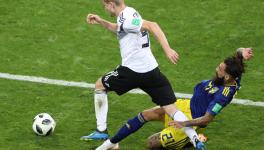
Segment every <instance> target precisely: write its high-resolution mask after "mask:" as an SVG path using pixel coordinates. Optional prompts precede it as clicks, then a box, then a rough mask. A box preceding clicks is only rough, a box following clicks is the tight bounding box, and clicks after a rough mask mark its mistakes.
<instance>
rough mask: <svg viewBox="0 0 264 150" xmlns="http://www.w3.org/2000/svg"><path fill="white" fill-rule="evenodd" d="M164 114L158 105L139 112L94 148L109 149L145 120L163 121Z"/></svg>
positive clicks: (98, 149) (134, 130) (135, 129)
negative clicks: (108, 138)
mask: <svg viewBox="0 0 264 150" xmlns="http://www.w3.org/2000/svg"><path fill="white" fill-rule="evenodd" d="M164 114H165V111H164V110H163V109H162V108H160V107H154V108H151V109H147V110H145V111H143V112H142V113H139V114H138V115H137V116H135V117H134V118H132V119H130V120H128V121H127V123H126V124H124V125H123V126H122V127H121V128H120V129H119V131H118V132H117V133H116V134H115V135H114V136H113V137H112V138H111V139H110V140H107V141H105V142H104V143H103V144H102V145H101V146H99V147H98V148H97V149H96V150H104V149H110V148H112V147H114V146H115V144H117V143H118V142H120V141H121V140H123V139H125V138H126V137H127V136H129V135H130V134H132V133H134V132H136V131H137V130H139V129H140V128H141V127H142V126H143V125H144V124H145V123H146V122H147V121H154V120H156V121H163V120H164Z"/></svg>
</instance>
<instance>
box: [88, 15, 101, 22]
mask: <svg viewBox="0 0 264 150" xmlns="http://www.w3.org/2000/svg"><path fill="white" fill-rule="evenodd" d="M101 20H102V19H101V18H100V17H99V16H98V15H95V14H88V15H87V17H86V21H87V23H88V24H99V23H100V21H101Z"/></svg>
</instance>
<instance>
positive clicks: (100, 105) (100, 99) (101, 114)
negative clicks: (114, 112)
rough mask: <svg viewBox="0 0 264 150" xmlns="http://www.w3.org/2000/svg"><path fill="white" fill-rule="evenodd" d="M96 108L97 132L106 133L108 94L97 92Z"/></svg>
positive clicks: (95, 97) (95, 95)
mask: <svg viewBox="0 0 264 150" xmlns="http://www.w3.org/2000/svg"><path fill="white" fill-rule="evenodd" d="M94 108H95V115H96V124H97V130H99V131H105V130H106V128H107V124H106V122H107V112H108V99H107V93H106V92H105V91H102V90H97V91H95V94H94Z"/></svg>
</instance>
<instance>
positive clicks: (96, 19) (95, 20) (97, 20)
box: [86, 14, 117, 32]
mask: <svg viewBox="0 0 264 150" xmlns="http://www.w3.org/2000/svg"><path fill="white" fill-rule="evenodd" d="M86 21H87V23H88V24H99V25H101V26H102V27H104V28H106V29H108V30H110V31H112V32H116V30H117V24H116V23H112V22H109V21H107V20H104V19H102V18H101V17H100V16H98V15H95V14H88V15H87V17H86Z"/></svg>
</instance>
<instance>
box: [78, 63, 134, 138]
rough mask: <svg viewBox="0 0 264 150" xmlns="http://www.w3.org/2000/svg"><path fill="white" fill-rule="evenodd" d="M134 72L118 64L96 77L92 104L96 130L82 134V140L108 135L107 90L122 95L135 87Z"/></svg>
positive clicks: (106, 136)
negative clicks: (113, 68) (100, 76)
mask: <svg viewBox="0 0 264 150" xmlns="http://www.w3.org/2000/svg"><path fill="white" fill-rule="evenodd" d="M134 77H135V75H134V73H133V72H131V70H129V69H128V68H126V67H122V66H119V67H118V68H116V69H115V70H114V71H111V72H109V73H107V74H106V75H104V76H103V77H102V78H100V79H98V80H97V82H96V84H95V96H94V105H95V113H96V123H97V130H96V131H95V132H93V133H92V134H90V135H88V136H83V137H82V138H81V139H82V140H104V139H107V138H108V137H109V136H108V134H107V124H106V121H107V112H108V99H107V92H108V91H115V92H116V93H117V94H118V95H122V94H124V93H126V92H127V91H129V90H131V89H133V88H135V86H136V85H135V83H136V82H135V81H137V79H135V81H134V80H133V79H134Z"/></svg>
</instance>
